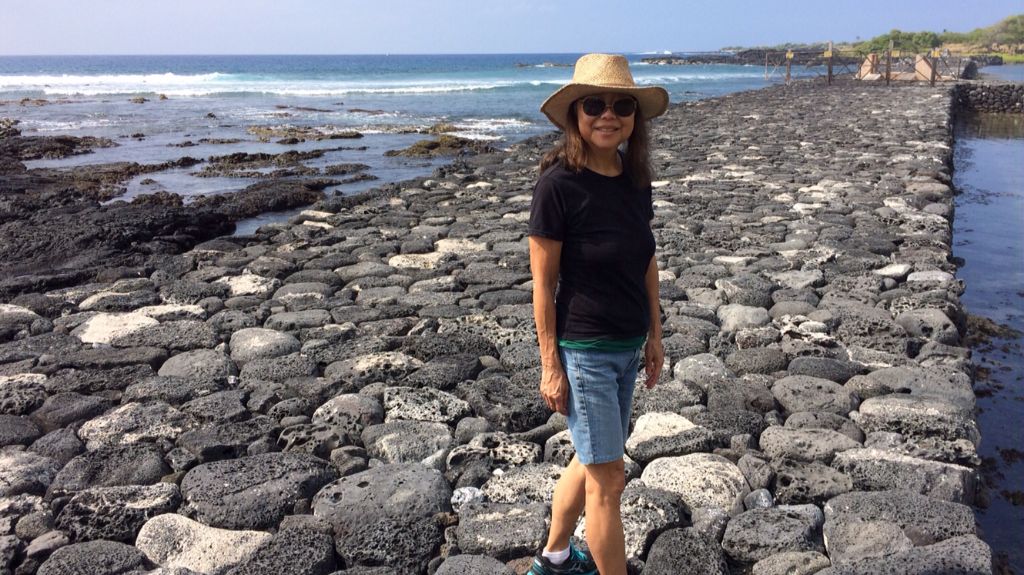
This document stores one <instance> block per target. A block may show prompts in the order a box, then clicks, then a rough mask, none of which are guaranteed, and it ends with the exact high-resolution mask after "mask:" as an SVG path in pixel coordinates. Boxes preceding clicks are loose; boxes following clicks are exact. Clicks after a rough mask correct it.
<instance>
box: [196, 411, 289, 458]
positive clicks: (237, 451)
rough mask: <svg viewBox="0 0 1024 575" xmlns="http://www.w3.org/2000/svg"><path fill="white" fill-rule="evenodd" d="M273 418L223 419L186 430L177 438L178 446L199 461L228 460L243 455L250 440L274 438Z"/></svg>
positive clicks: (269, 439)
mask: <svg viewBox="0 0 1024 575" xmlns="http://www.w3.org/2000/svg"><path fill="white" fill-rule="evenodd" d="M277 430H278V424H277V421H275V420H274V419H271V418H269V417H266V416H263V415H260V416H256V417H254V418H252V419H248V420H245V421H237V422H227V423H222V424H219V425H213V426H208V427H202V428H200V429H194V430H192V431H187V432H185V433H183V434H181V436H180V437H179V438H178V446H179V447H181V448H183V449H186V450H188V452H189V453H191V454H192V455H194V456H195V457H196V458H198V460H199V461H200V462H209V461H216V460H218V459H230V458H235V457H241V456H242V455H245V453H246V450H247V449H248V447H249V446H250V445H252V444H253V443H257V442H260V441H271V440H272V438H275V437H277Z"/></svg>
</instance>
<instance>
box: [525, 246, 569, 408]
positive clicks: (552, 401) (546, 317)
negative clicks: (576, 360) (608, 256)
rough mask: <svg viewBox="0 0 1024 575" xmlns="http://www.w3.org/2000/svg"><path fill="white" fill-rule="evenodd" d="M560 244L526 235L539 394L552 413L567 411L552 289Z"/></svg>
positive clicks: (554, 284)
mask: <svg viewBox="0 0 1024 575" xmlns="http://www.w3.org/2000/svg"><path fill="white" fill-rule="evenodd" d="M561 256H562V242H560V241H557V240H552V239H548V238H542V237H538V236H530V270H531V271H532V273H533V318H534V321H535V322H536V324H537V342H538V343H539V344H540V365H541V377H540V395H541V397H543V398H544V402H545V403H546V404H547V405H548V407H549V408H551V410H552V411H557V412H559V413H562V414H568V412H569V403H568V402H569V380H568V379H567V378H566V376H565V370H564V369H563V368H562V360H561V359H559V357H558V339H557V336H556V335H555V287H556V286H557V285H558V265H559V261H560V259H561Z"/></svg>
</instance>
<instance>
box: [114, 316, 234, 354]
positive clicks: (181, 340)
mask: <svg viewBox="0 0 1024 575" xmlns="http://www.w3.org/2000/svg"><path fill="white" fill-rule="evenodd" d="M110 343H111V345H113V346H114V347H137V346H149V347H159V348H162V349H166V350H172V351H189V350H193V349H205V348H212V347H214V346H215V345H217V343H218V340H217V332H216V331H214V329H213V328H212V327H211V326H209V325H207V324H206V323H205V322H202V321H196V320H182V321H169V322H164V323H161V324H159V325H154V326H147V327H142V328H140V329H137V330H134V331H132V332H131V333H127V334H123V335H119V336H117V337H114V338H113V339H111V341H110Z"/></svg>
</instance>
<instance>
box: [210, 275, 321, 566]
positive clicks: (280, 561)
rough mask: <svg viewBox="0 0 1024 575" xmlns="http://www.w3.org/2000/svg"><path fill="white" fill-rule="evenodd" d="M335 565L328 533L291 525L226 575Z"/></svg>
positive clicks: (264, 543)
mask: <svg viewBox="0 0 1024 575" xmlns="http://www.w3.org/2000/svg"><path fill="white" fill-rule="evenodd" d="M279 291H280V290H279ZM336 568H337V564H336V562H335V560H334V540H333V538H332V537H331V536H330V535H328V534H326V533H318V532H317V531H312V530H308V529H296V528H292V529H281V530H280V531H278V532H277V533H275V534H274V536H273V537H271V538H270V539H269V540H267V541H265V542H263V544H261V545H260V546H259V547H257V548H256V550H255V551H253V553H252V555H250V556H249V557H247V558H246V559H245V560H244V561H242V562H241V563H240V564H238V565H236V566H235V567H233V568H231V569H230V570H229V571H228V572H227V575H263V574H265V573H273V574H274V575H327V574H329V573H331V572H333V571H334V570H335V569H336Z"/></svg>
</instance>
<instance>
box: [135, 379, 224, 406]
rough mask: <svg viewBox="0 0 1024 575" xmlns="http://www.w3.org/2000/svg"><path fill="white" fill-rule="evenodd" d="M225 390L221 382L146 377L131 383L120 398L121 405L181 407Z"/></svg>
mask: <svg viewBox="0 0 1024 575" xmlns="http://www.w3.org/2000/svg"><path fill="white" fill-rule="evenodd" d="M224 388H225V383H224V381H223V380H211V379H207V380H202V379H189V378H182V377H147V378H145V379H143V380H142V381H139V382H137V383H133V384H131V385H129V386H128V387H127V389H125V390H124V395H122V396H121V401H122V402H123V403H129V402H132V401H140V402H141V401H156V400H160V401H166V402H167V403H170V404H171V405H181V404H183V403H185V402H187V401H190V400H193V399H196V398H199V397H205V396H207V395H210V394H211V393H215V392H218V391H221V390H223V389H224Z"/></svg>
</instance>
